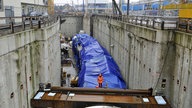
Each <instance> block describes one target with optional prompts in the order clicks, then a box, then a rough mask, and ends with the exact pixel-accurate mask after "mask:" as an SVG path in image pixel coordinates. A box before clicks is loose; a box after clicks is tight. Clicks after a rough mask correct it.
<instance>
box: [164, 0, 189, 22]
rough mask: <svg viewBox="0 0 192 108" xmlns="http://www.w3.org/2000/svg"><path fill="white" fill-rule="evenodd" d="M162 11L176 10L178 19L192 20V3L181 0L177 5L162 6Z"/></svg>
mask: <svg viewBox="0 0 192 108" xmlns="http://www.w3.org/2000/svg"><path fill="white" fill-rule="evenodd" d="M163 10H178V12H179V18H192V3H187V1H185V2H184V1H183V0H181V1H180V3H179V4H169V5H166V6H163Z"/></svg>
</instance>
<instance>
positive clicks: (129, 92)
mask: <svg viewBox="0 0 192 108" xmlns="http://www.w3.org/2000/svg"><path fill="white" fill-rule="evenodd" d="M51 91H52V92H64V93H67V92H74V93H86V94H93V93H94V94H119V95H120V94H122V95H134V96H136V95H138V96H151V95H152V89H149V90H136V89H135V90H134V89H107V88H106V89H105V88H97V89H96V88H65V87H51Z"/></svg>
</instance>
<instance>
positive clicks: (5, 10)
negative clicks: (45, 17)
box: [0, 0, 48, 17]
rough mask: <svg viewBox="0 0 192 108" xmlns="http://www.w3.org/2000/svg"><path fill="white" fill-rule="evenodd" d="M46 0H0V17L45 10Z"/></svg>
mask: <svg viewBox="0 0 192 108" xmlns="http://www.w3.org/2000/svg"><path fill="white" fill-rule="evenodd" d="M47 5H48V2H47V0H14V1H13V0H0V17H15V16H22V15H27V14H28V13H29V12H32V11H37V12H39V13H42V12H45V11H47Z"/></svg>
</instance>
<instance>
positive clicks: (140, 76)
mask: <svg viewBox="0 0 192 108" xmlns="http://www.w3.org/2000/svg"><path fill="white" fill-rule="evenodd" d="M86 21H89V20H87V19H86V20H84V23H87V24H88V23H89V22H86ZM89 27H90V25H88V26H86V27H84V29H85V30H90V28H89ZM86 32H89V31H86ZM93 36H94V37H95V38H96V39H98V41H99V42H100V43H101V44H102V45H103V46H104V47H105V48H107V50H108V51H109V52H110V53H111V55H112V56H113V57H114V59H115V61H116V62H117V63H118V65H119V67H120V69H121V72H122V75H123V77H124V79H125V81H126V82H127V86H128V88H130V89H148V88H151V87H152V88H153V89H154V94H160V95H165V96H166V97H167V99H168V100H169V102H170V103H171V105H172V106H173V108H190V106H191V104H192V95H191V94H192V90H191V89H192V81H191V80H192V75H191V72H192V66H191V63H192V59H191V56H192V53H191V48H192V44H191V43H192V42H191V41H192V38H191V36H192V35H191V34H187V33H183V32H173V31H169V30H164V31H162V30H157V29H151V28H146V27H142V26H139V25H132V24H127V23H124V22H121V21H117V20H113V19H106V18H101V17H94V18H93Z"/></svg>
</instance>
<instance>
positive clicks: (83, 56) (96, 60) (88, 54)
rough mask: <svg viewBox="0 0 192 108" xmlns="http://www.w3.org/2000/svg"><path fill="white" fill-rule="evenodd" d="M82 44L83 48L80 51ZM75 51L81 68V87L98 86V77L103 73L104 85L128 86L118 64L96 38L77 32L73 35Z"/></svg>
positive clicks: (110, 86) (79, 81) (122, 87)
mask: <svg viewBox="0 0 192 108" xmlns="http://www.w3.org/2000/svg"><path fill="white" fill-rule="evenodd" d="M80 45H81V46H82V50H80V51H78V48H80V47H79V46H80ZM73 51H74V57H75V60H76V64H77V67H78V69H79V72H78V76H79V79H78V86H79V87H86V88H95V87H96V86H98V83H97V77H98V76H99V74H100V73H101V74H102V75H103V78H104V81H103V84H102V85H103V87H106V86H107V87H108V88H121V89H125V88H126V84H125V81H124V80H123V78H122V76H121V74H120V70H119V67H118V65H117V64H116V62H115V61H114V60H113V58H112V57H111V56H110V54H109V53H108V52H107V50H106V49H105V48H103V47H102V46H101V45H100V44H99V43H98V41H97V40H96V39H95V38H93V37H91V36H89V35H87V34H77V35H76V36H75V37H73Z"/></svg>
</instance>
